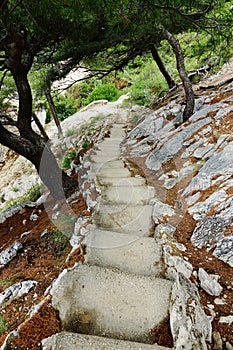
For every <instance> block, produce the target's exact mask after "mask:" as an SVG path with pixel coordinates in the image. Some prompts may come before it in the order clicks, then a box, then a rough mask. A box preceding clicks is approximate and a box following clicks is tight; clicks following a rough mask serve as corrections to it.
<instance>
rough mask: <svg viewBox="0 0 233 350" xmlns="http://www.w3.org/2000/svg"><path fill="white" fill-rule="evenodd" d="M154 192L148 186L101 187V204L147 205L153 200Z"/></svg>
mask: <svg viewBox="0 0 233 350" xmlns="http://www.w3.org/2000/svg"><path fill="white" fill-rule="evenodd" d="M154 195H155V191H154V188H153V187H150V186H121V185H117V186H102V187H101V200H102V201H103V203H114V204H116V203H119V204H120V203H125V204H130V205H132V204H134V205H138V204H147V203H149V201H150V199H152V198H154Z"/></svg>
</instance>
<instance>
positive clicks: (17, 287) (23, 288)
mask: <svg viewBox="0 0 233 350" xmlns="http://www.w3.org/2000/svg"><path fill="white" fill-rule="evenodd" d="M36 284H37V282H36V281H32V280H28V281H23V282H19V283H15V284H13V285H12V286H10V287H9V288H7V289H5V290H4V292H2V293H0V306H1V307H2V306H6V305H9V304H10V303H11V302H12V301H13V300H15V299H18V298H20V297H22V296H23V295H24V294H28V293H29V291H30V290H31V289H32V288H33V287H35V286H36Z"/></svg>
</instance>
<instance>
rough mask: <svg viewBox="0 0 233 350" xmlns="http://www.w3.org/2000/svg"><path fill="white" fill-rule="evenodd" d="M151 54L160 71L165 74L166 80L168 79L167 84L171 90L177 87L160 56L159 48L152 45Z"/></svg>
mask: <svg viewBox="0 0 233 350" xmlns="http://www.w3.org/2000/svg"><path fill="white" fill-rule="evenodd" d="M151 54H152V56H153V58H154V60H155V62H156V64H157V66H158V68H159V70H160V72H161V73H162V74H163V76H164V78H165V79H166V82H167V84H168V86H169V88H170V89H171V88H173V87H174V86H176V83H175V80H174V79H173V78H172V76H171V75H170V73H169V72H168V70H167V68H166V67H165V64H164V63H163V61H162V59H161V57H160V56H159V53H158V50H157V47H156V46H155V45H151Z"/></svg>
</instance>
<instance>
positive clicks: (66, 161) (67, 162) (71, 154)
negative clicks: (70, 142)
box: [62, 150, 77, 169]
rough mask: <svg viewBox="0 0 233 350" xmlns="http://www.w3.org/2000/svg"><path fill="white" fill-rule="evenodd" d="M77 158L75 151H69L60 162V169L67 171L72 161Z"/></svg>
mask: <svg viewBox="0 0 233 350" xmlns="http://www.w3.org/2000/svg"><path fill="white" fill-rule="evenodd" d="M76 156H77V151H76V150H70V151H68V152H67V153H66V155H65V156H64V158H63V161H62V167H63V168H64V169H69V168H70V164H71V162H72V160H73V159H74V158H75V157H76Z"/></svg>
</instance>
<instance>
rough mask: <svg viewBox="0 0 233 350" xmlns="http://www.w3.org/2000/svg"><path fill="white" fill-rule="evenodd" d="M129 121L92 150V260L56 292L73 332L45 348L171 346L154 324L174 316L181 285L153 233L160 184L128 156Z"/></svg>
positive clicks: (88, 254)
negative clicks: (176, 288)
mask: <svg viewBox="0 0 233 350" xmlns="http://www.w3.org/2000/svg"><path fill="white" fill-rule="evenodd" d="M123 126H124V125H123V124H114V125H113V127H112V129H111V134H110V137H109V138H106V139H105V140H104V141H103V142H102V143H100V144H99V145H98V147H97V148H96V151H95V152H92V153H91V167H90V170H89V174H88V176H89V179H90V180H92V181H94V182H95V184H96V187H97V188H98V190H99V192H100V196H99V198H98V204H97V206H96V208H95V210H94V214H93V220H92V222H93V224H92V225H91V229H90V231H89V233H88V235H87V236H86V237H85V241H84V242H83V244H84V245H85V262H84V264H82V263H78V264H77V265H76V266H75V268H73V269H71V270H70V271H68V272H66V273H64V274H63V275H62V276H61V278H60V279H59V281H58V283H57V284H56V288H53V289H52V291H51V294H52V304H53V306H54V307H55V308H56V309H57V310H58V311H59V315H60V318H61V321H62V324H63V328H64V329H65V330H66V331H64V332H62V333H59V334H56V335H53V336H52V337H50V338H48V339H45V340H44V341H43V349H50V350H59V349H66V350H75V349H80V350H81V349H83V350H84V349H85V350H101V349H105V350H128V349H135V350H140V349H141V350H144V349H145V350H147V349H148V350H149V349H151V350H152V349H153V350H162V349H164V350H166V349H169V348H165V347H162V346H159V345H157V344H153V343H154V341H155V339H154V333H153V330H154V329H155V328H156V327H158V326H159V325H160V324H161V323H163V322H165V320H167V319H168V317H169V306H170V295H171V290H172V285H173V282H171V281H169V280H167V279H165V278H163V272H162V263H161V246H160V245H159V244H158V243H156V242H155V240H154V238H152V237H151V229H152V209H153V207H152V205H150V201H151V200H152V199H153V198H154V196H155V193H154V188H152V187H149V186H147V185H145V181H144V179H143V178H142V177H140V176H135V177H132V176H131V172H130V171H129V169H128V168H127V167H126V166H125V164H124V162H123V160H122V159H121V157H120V144H121V142H122V140H123V137H124V129H123ZM68 301H69V302H68Z"/></svg>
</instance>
